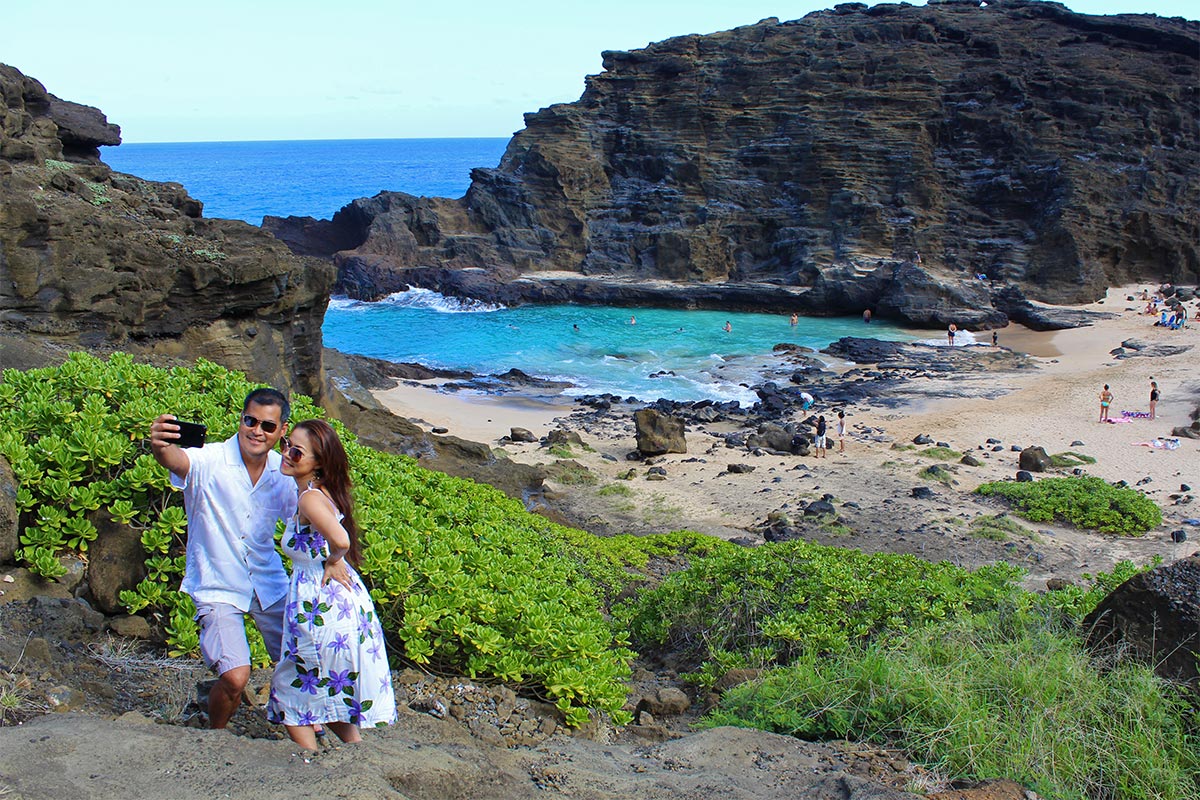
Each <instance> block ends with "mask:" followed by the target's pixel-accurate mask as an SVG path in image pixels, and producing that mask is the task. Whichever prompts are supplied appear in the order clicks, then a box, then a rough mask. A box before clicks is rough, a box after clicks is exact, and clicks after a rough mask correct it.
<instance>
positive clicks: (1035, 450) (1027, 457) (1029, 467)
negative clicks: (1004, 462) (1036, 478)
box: [1017, 447, 1053, 472]
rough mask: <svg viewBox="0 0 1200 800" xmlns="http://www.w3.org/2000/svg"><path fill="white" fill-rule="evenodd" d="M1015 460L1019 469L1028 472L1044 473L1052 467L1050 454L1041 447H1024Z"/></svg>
mask: <svg viewBox="0 0 1200 800" xmlns="http://www.w3.org/2000/svg"><path fill="white" fill-rule="evenodd" d="M1017 460H1018V464H1019V466H1020V467H1021V469H1023V470H1026V471H1028V472H1045V471H1046V470H1048V469H1050V467H1052V466H1053V462H1052V461H1051V460H1050V454H1049V453H1047V452H1046V450H1045V448H1042V447H1026V448H1025V449H1024V450H1022V451H1021V455H1020V456H1019V457H1018V459H1017Z"/></svg>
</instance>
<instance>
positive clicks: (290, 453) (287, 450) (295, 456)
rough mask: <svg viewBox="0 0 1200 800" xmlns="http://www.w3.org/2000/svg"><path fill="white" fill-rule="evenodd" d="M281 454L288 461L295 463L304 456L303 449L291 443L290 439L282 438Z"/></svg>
mask: <svg viewBox="0 0 1200 800" xmlns="http://www.w3.org/2000/svg"><path fill="white" fill-rule="evenodd" d="M283 455H284V457H285V458H287V460H288V461H291V462H292V463H295V462H297V461H299V460H300V459H302V458H304V451H303V450H301V449H300V448H299V447H296V445H294V444H292V442H291V440H290V439H284V440H283Z"/></svg>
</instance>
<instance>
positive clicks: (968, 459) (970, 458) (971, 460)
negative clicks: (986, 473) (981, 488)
mask: <svg viewBox="0 0 1200 800" xmlns="http://www.w3.org/2000/svg"><path fill="white" fill-rule="evenodd" d="M958 463H960V464H966V465H967V466H968V467H982V466H983V462H982V461H980V460H979V458H978V457H976V456H975V455H973V454H971V453H967V454H966V455H965V456H963V457H962V458H960V459H959V460H958Z"/></svg>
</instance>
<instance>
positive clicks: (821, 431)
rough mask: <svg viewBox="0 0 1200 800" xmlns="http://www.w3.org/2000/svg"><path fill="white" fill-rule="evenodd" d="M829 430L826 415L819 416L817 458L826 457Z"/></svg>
mask: <svg viewBox="0 0 1200 800" xmlns="http://www.w3.org/2000/svg"><path fill="white" fill-rule="evenodd" d="M828 432H829V428H828V426H827V425H826V424H825V417H824V415H822V416H820V417H817V442H816V445H817V458H824V457H825V453H826V452H827V450H828V448H829V445H828V443H827V441H826V434H827V433H828Z"/></svg>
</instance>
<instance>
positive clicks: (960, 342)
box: [913, 328, 983, 347]
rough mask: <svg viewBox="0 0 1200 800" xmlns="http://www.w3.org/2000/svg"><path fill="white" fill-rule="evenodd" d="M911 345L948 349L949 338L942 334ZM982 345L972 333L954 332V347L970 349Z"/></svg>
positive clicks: (960, 330) (919, 340)
mask: <svg viewBox="0 0 1200 800" xmlns="http://www.w3.org/2000/svg"><path fill="white" fill-rule="evenodd" d="M913 344H927V345H930V346H931V347H949V346H950V337H949V336H946V335H945V334H943V335H941V336H935V337H933V338H930V339H918V340H917V341H915V342H913ZM982 344H983V342H981V341H979V340H978V339H976V338H975V334H974V333H972V332H971V331H964V330H962V329H961V328H960V329H959V330H957V331H955V332H954V346H955V347H970V346H972V345H982Z"/></svg>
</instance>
